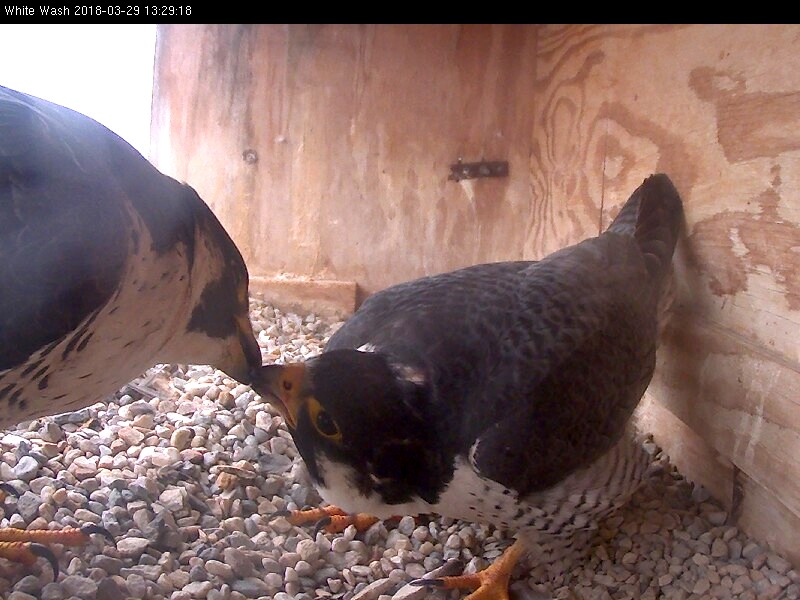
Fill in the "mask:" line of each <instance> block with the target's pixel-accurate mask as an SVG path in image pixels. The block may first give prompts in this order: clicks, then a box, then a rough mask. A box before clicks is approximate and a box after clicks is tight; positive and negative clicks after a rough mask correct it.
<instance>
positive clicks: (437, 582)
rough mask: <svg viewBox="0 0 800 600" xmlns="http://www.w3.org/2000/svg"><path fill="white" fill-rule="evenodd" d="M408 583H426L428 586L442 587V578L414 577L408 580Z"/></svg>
mask: <svg viewBox="0 0 800 600" xmlns="http://www.w3.org/2000/svg"><path fill="white" fill-rule="evenodd" d="M408 585H420V586H421V585H426V586H428V587H444V580H443V579H415V580H414V581H409V582H408Z"/></svg>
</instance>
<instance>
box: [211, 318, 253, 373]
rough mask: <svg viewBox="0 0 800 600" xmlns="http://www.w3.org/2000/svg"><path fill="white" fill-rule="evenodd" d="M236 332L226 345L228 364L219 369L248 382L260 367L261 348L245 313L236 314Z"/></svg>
mask: <svg viewBox="0 0 800 600" xmlns="http://www.w3.org/2000/svg"><path fill="white" fill-rule="evenodd" d="M235 319H236V334H235V335H234V336H232V337H231V338H230V345H229V347H228V352H227V354H228V360H229V364H227V365H224V366H223V365H220V369H221V370H223V371H225V373H227V374H228V375H230V376H231V377H233V378H234V379H235V380H236V381H239V382H240V383H245V384H249V383H252V381H253V375H254V373H255V372H257V371H258V369H259V368H260V367H261V350H260V349H259V347H258V342H257V341H256V338H255V336H254V335H253V326H252V325H251V324H250V319H249V317H248V316H247V314H244V315H237V316H236V317H235Z"/></svg>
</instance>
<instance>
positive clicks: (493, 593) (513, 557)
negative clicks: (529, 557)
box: [411, 541, 525, 600]
mask: <svg viewBox="0 0 800 600" xmlns="http://www.w3.org/2000/svg"><path fill="white" fill-rule="evenodd" d="M524 552H525V551H524V549H523V547H522V542H520V541H516V542H514V545H513V546H511V547H510V548H509V549H508V550H506V551H505V553H503V555H502V556H501V557H500V558H498V559H497V560H496V561H494V562H493V563H492V564H491V565H489V566H488V567H486V568H485V569H484V570H483V571H479V572H478V573H475V574H474V575H460V576H458V577H442V578H441V579H415V580H414V581H412V582H411V585H425V586H432V587H438V588H443V589H448V590H453V589H459V590H462V589H469V590H475V591H474V592H472V593H471V594H470V595H469V596H467V597H466V598H465V599H464V600H509V597H508V581H509V578H510V577H511V571H512V570H513V569H514V565H516V564H517V561H518V560H519V558H520V557H521V556H522V555H523V554H524Z"/></svg>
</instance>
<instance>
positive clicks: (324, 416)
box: [315, 410, 339, 437]
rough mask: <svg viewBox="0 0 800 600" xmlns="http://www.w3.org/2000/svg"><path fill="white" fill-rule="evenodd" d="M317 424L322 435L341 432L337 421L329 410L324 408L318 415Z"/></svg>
mask: <svg viewBox="0 0 800 600" xmlns="http://www.w3.org/2000/svg"><path fill="white" fill-rule="evenodd" d="M315 425H316V427H317V429H318V430H319V432H320V433H321V434H322V435H327V436H328V437H333V436H335V435H336V434H337V433H339V428H338V427H337V426H336V423H335V422H334V420H333V419H332V418H331V416H330V415H329V414H328V413H327V411H324V410H323V411H321V412H320V413H319V414H318V415H317V420H316V423H315Z"/></svg>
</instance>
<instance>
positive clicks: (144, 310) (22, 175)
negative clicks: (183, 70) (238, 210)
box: [0, 87, 261, 561]
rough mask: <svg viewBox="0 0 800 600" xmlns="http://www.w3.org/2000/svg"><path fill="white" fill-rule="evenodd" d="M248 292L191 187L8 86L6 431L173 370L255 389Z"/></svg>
mask: <svg viewBox="0 0 800 600" xmlns="http://www.w3.org/2000/svg"><path fill="white" fill-rule="evenodd" d="M247 288H248V274H247V269H246V267H245V264H244V261H243V260H242V257H241V255H240V254H239V251H238V250H237V248H236V246H235V245H234V243H233V241H232V240H231V239H230V237H229V236H228V234H227V233H226V232H225V230H224V229H223V227H222V225H221V224H220V223H219V221H218V220H217V219H216V217H215V216H214V214H213V213H212V212H211V210H210V209H209V208H208V206H207V205H206V204H205V203H204V202H203V200H201V198H200V197H199V196H198V195H197V193H196V192H195V191H194V190H193V189H192V188H191V187H189V186H188V185H185V184H182V183H179V182H178V181H176V180H174V179H172V178H170V177H167V176H166V175H163V174H162V173H160V172H159V171H158V170H156V169H155V168H154V167H153V166H152V165H151V164H150V163H149V162H148V161H147V160H145V159H144V158H143V157H142V156H141V155H140V154H139V153H138V152H137V151H136V150H134V149H133V148H132V147H131V146H130V145H128V144H127V143H126V142H125V141H124V140H123V139H121V138H120V137H118V136H117V135H116V134H114V133H113V132H111V131H109V130H108V129H106V128H105V127H103V126H102V125H100V124H99V123H97V122H96V121H93V120H92V119H90V118H88V117H86V116H84V115H82V114H80V113H77V112H75V111H72V110H69V109H67V108H64V107H62V106H58V105H56V104H52V103H50V102H47V101H45V100H42V99H39V98H35V97H33V96H29V95H26V94H22V93H20V92H17V91H14V90H11V89H8V88H4V87H0V427H8V426H10V425H14V424H16V423H18V422H20V421H22V420H26V419H31V418H34V417H39V416H42V415H49V414H55V413H61V412H66V411H73V410H76V409H79V408H82V407H85V406H88V405H90V404H94V403H96V402H98V401H101V400H104V399H105V398H106V397H107V396H108V395H109V394H111V393H113V392H115V391H116V390H118V389H119V388H120V387H121V386H122V385H124V384H125V383H127V382H128V381H130V380H131V379H133V378H135V377H137V376H139V375H140V374H142V373H143V372H144V371H145V370H146V369H148V368H150V367H151V366H153V365H154V364H156V363H160V362H186V363H199V364H211V365H214V366H215V367H217V368H219V369H222V370H223V371H225V372H226V373H227V374H228V375H230V376H231V377H234V378H236V379H238V380H239V381H242V382H245V383H249V381H250V377H251V372H252V371H253V370H254V369H256V368H258V367H260V366H261V353H260V350H259V348H258V344H257V342H256V339H255V336H254V334H253V330H252V327H251V325H250V320H249V316H248V289H247ZM0 539H2V538H0ZM42 539H44V538H42ZM47 539H48V540H49V539H50V538H49V537H48V538H47ZM56 541H58V540H56ZM2 548H3V547H2V546H0V555H3V554H2ZM13 552H14V551H8V552H6V554H5V555H6V556H10V555H11V554H13ZM22 560H24V561H30V560H32V558H31V556H30V555H25V557H23V558H22Z"/></svg>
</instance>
